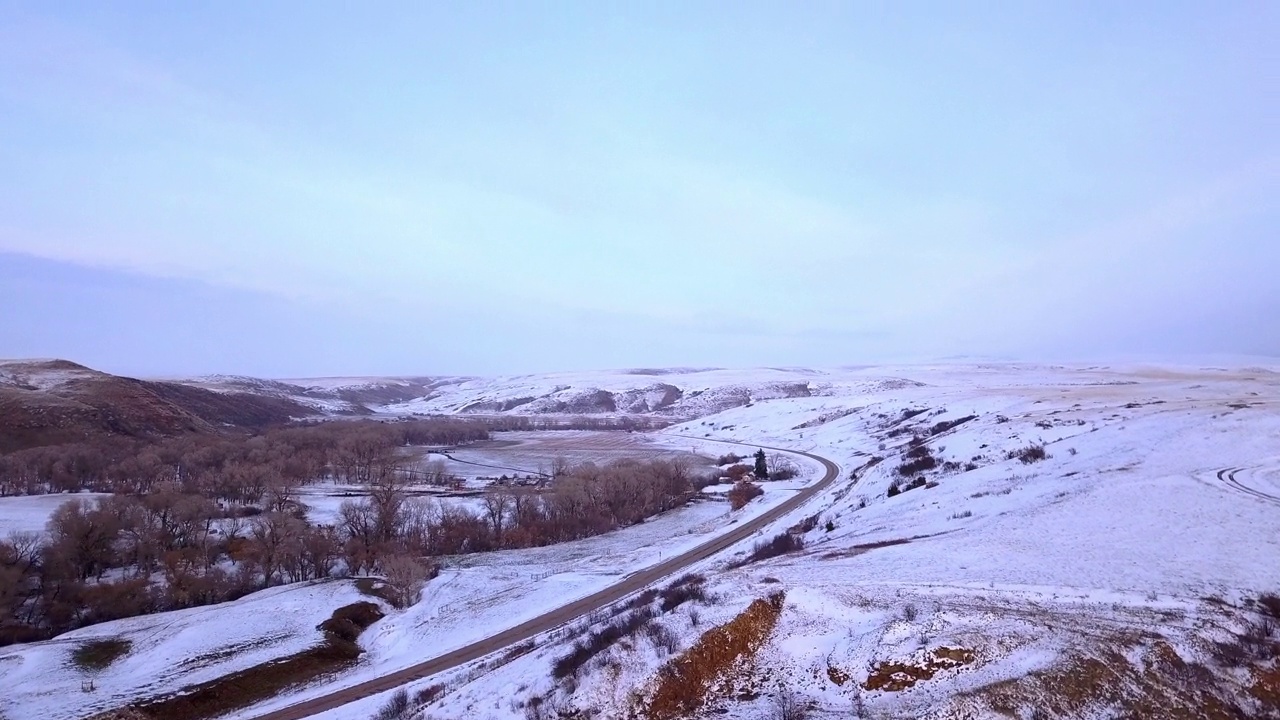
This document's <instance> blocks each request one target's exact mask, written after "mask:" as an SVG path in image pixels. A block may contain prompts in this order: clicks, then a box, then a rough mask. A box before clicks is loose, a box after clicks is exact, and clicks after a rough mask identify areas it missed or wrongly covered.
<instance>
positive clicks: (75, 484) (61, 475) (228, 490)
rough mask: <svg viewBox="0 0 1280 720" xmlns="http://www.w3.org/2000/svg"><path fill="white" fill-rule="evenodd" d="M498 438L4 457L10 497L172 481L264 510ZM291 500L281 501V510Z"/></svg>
mask: <svg viewBox="0 0 1280 720" xmlns="http://www.w3.org/2000/svg"><path fill="white" fill-rule="evenodd" d="M488 437H489V428H488V425H486V424H485V423H483V422H479V421H469V420H453V419H434V420H413V421H408V422H395V423H381V422H373V421H356V422H352V421H335V422H324V423H314V424H310V425H302V426H294V427H282V428H275V429H272V430H268V431H266V432H263V433H262V434H259V435H255V436H237V435H208V434H197V435H187V436H182V437H177V438H168V439H161V440H156V441H149V440H139V439H133V438H108V439H99V440H95V441H92V442H85V443H76V444H70V445H55V446H48V447H38V448H29V449H26V450H21V451H18V452H13V453H9V454H6V455H3V456H0V496H4V495H29V494H43V493H57V492H76V491H82V490H90V491H96V492H114V493H130V494H142V493H147V492H150V491H151V490H152V489H153V488H155V487H157V486H158V485H160V484H162V483H177V484H178V485H180V486H181V487H182V488H183V489H184V490H185V491H186V492H189V493H193V494H199V495H204V496H206V497H209V498H213V499H216V500H219V501H223V502H232V503H242V504H247V505H258V504H260V503H262V502H263V500H264V498H265V499H266V500H267V502H268V504H272V502H273V499H272V498H269V497H267V495H268V493H269V492H270V491H273V490H277V489H280V488H284V489H287V488H289V487H296V486H298V485H300V484H303V483H306V482H312V481H316V480H322V479H325V478H328V477H333V478H335V479H339V480H344V481H347V482H354V483H366V482H368V481H369V479H370V478H371V477H373V476H374V475H376V474H378V473H380V472H385V471H386V470H387V469H388V468H389V467H391V466H393V465H396V464H398V463H400V462H402V457H401V455H402V453H400V452H398V449H399V448H402V447H404V446H407V445H456V444H460V443H465V442H473V441H476V440H484V439H487V438H488ZM285 499H287V498H275V499H274V502H275V504H279V502H282V501H283V500H285Z"/></svg>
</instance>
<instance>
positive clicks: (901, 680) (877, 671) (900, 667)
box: [828, 647, 974, 692]
mask: <svg viewBox="0 0 1280 720" xmlns="http://www.w3.org/2000/svg"><path fill="white" fill-rule="evenodd" d="M973 659H974V658H973V651H972V650H968V649H966V648H951V647H940V648H936V649H934V650H930V651H929V652H928V654H927V655H926V656H925V659H924V660H923V661H921V662H919V663H908V662H881V663H876V666H875V667H874V668H872V670H871V674H870V675H869V676H868V677H867V681H866V682H864V683H863V684H862V687H863V689H865V690H884V691H885V692H900V691H902V690H906V689H907V688H909V687H913V686H914V685H915V684H916V683H918V682H920V681H922V680H932V679H933V676H934V675H937V674H938V673H940V672H942V671H943V670H954V669H955V668H958V667H963V666H965V665H968V664H970V663H972V662H973ZM828 674H830V671H828ZM833 680H834V678H833ZM837 684H840V683H837Z"/></svg>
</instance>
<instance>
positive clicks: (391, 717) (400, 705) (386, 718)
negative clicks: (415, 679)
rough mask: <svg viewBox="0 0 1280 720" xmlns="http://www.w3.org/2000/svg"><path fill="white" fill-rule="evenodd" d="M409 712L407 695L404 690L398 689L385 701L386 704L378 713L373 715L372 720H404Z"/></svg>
mask: <svg viewBox="0 0 1280 720" xmlns="http://www.w3.org/2000/svg"><path fill="white" fill-rule="evenodd" d="M411 712H412V711H411V710H410V709H409V693H408V692H407V691H406V690H405V689H404V688H400V689H399V690H397V691H395V694H393V695H392V696H391V697H390V698H388V699H387V703H386V704H385V705H383V706H382V708H381V709H380V710H378V712H376V713H374V715H373V719H372V720H406V719H407V718H408V717H409V715H410V713H411Z"/></svg>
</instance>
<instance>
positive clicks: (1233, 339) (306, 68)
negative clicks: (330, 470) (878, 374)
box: [0, 2, 1280, 377]
mask: <svg viewBox="0 0 1280 720" xmlns="http://www.w3.org/2000/svg"><path fill="white" fill-rule="evenodd" d="M0 15H2V16H3V17H4V22H3V23H0V139H2V140H3V142H0V167H3V168H4V169H3V170H0V190H2V191H3V192H2V193H0V212H2V213H3V215H2V217H3V220H0V302H2V303H3V305H4V307H6V308H9V309H10V311H9V312H6V313H2V314H0V355H3V356H10V357H15V356H39V357H49V356H56V357H65V358H67V359H70V360H74V361H77V362H81V363H84V364H87V365H90V366H94V367H99V368H101V369H104V370H109V371H113V372H123V373H128V374H134V375H180V374H205V373H213V372H225V373H237V374H251V375H261V376H271V377H301V376H317V375H369V374H424V375H425V374H476V375H480V374H496V373H517V372H539V371H550V370H558V369H564V370H573V369H584V368H604V367H642V366H671V365H679V366H701V365H714V366H730V367H734V366H747V365H787V366H803V365H813V366H834V365H849V364H859V363H864V362H882V361H887V360H893V359H902V358H923V357H944V356H984V357H1008V358H1019V359H1069V358H1089V357H1103V356H1107V357H1110V356H1117V357H1118V356H1132V355H1168V356H1170V357H1179V356H1187V357H1190V356H1206V355H1214V354H1247V355H1262V356H1272V357H1275V356H1280V325H1278V324H1276V323H1275V322H1273V318H1275V317H1277V316H1278V315H1280V293H1277V292H1276V291H1275V280H1274V277H1273V275H1274V269H1275V268H1276V267H1280V247H1278V246H1277V243H1276V242H1275V237H1274V236H1275V229H1276V228H1277V227H1280V223H1278V222H1277V221H1278V220H1280V212H1278V210H1280V208H1278V207H1277V200H1276V198H1277V197H1280V192H1277V191H1278V190H1280V136H1278V135H1277V134H1276V133H1275V131H1274V122H1275V118H1276V117H1278V116H1280V112H1277V111H1278V110H1280V107H1278V106H1280V99H1277V97H1276V95H1275V94H1274V92H1271V93H1269V92H1267V90H1268V88H1269V87H1271V86H1272V85H1274V77H1275V76H1276V71H1277V70H1280V59H1278V58H1277V52H1278V51H1277V50H1276V49H1275V48H1274V47H1273V43H1271V41H1270V34H1271V31H1272V30H1273V29H1274V28H1275V27H1276V26H1277V24H1276V21H1277V20H1278V19H1280V17H1278V16H1280V10H1277V9H1276V7H1275V6H1273V5H1269V4H1265V3H1247V2H1246V3H1232V4H1227V5H1225V6H1221V7H1207V6H1206V7H1190V6H1188V7H1173V6H1170V5H1168V4H1167V3H1132V4H1126V5H1124V6H1123V7H1110V6H1101V7H1082V6H1079V5H1077V4H1071V5H1068V4H1061V5H1056V6H1047V5H1046V6H1043V7H1040V8H1038V9H1035V10H1031V9H1025V8H1024V9H1018V10H1016V11H1015V10H1010V9H1008V8H1005V9H1002V10H999V11H995V10H988V11H982V12H978V11H971V12H966V11H962V10H958V9H956V8H955V7H953V6H950V5H931V4H915V5H909V6H908V5H903V6H894V7H893V8H892V9H872V8H870V6H861V5H842V4H831V5H817V4H814V5H806V6H802V7H783V6H770V5H767V4H758V5H749V6H744V7H735V10H734V12H732V13H730V12H729V11H728V8H727V6H724V5H717V4H714V3H709V4H679V5H676V4H672V5H655V6H650V7H647V8H630V9H626V10H623V9H619V8H603V7H600V6H597V5H593V4H587V3H581V4H577V3H571V4H564V5H560V6H556V7H555V8H550V7H541V8H537V9H535V8H533V6H525V5H519V4H514V3H512V4H504V3H483V4H474V5H468V6H435V7H430V8H427V7H422V6H418V5H413V4H405V5H382V6H379V8H378V10H377V11H372V10H366V11H363V12H360V13H358V14H347V13H344V12H343V11H341V10H339V9H338V8H337V6H328V5H319V6H317V5H311V4H307V5H302V4H298V5H292V4H285V3H280V4H273V5H271V6H269V7H254V6H252V5H247V4H246V5H232V4H220V5H217V6H210V7H207V8H195V7H181V6H168V5H164V4H157V5H150V4H143V3H119V4H113V5H110V6H102V5H100V4H75V3H73V4H68V5H65V6H60V7H59V8H56V9H55V8H49V7H44V6H41V5H39V4H34V3H0Z"/></svg>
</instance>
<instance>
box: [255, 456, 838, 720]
mask: <svg viewBox="0 0 1280 720" xmlns="http://www.w3.org/2000/svg"><path fill="white" fill-rule="evenodd" d="M752 447H759V446H755V445H753V446H752ZM765 449H767V450H776V451H779V452H786V453H790V454H793V455H800V456H803V457H807V458H809V459H811V460H815V461H817V462H819V463H821V464H822V466H823V467H824V468H825V470H826V472H825V474H824V475H823V476H822V478H821V479H820V480H818V481H817V482H815V483H813V484H811V485H808V486H807V487H805V488H804V489H803V490H801V491H800V492H798V493H796V495H795V497H793V498H791V499H789V500H787V501H785V502H783V503H782V504H781V505H779V506H777V507H775V508H772V509H770V510H768V511H766V512H765V513H764V514H762V515H760V516H758V517H756V518H753V519H751V520H748V521H746V522H744V523H742V524H740V525H738V526H737V527H735V528H733V529H732V530H730V531H728V532H727V533H725V534H723V535H720V536H718V537H716V538H714V539H712V540H710V541H708V542H705V543H703V544H702V545H699V546H698V547H696V548H694V549H692V550H689V551H687V552H685V553H683V554H681V555H677V556H676V557H673V558H671V559H669V560H666V561H664V562H661V563H658V564H657V565H654V566H652V567H649V568H646V569H644V570H641V571H639V572H637V573H633V574H631V575H628V576H627V577H625V578H623V579H622V580H621V581H620V582H618V583H616V584H614V585H611V586H609V587H607V588H605V589H603V590H600V591H599V592H596V593H593V594H591V595H588V596H586V597H583V598H579V599H578V600H575V601H573V602H571V603H569V604H567V605H563V606H561V607H558V608H556V609H555V610H552V611H550V612H547V613H544V614H542V615H539V616H538V617H536V618H533V619H532V620H529V621H527V622H524V623H521V624H519V625H517V626H515V627H513V628H508V629H507V630H503V631H502V632H500V633H497V634H496V635H491V636H489V637H488V638H485V639H484V640H480V641H478V642H474V643H472V644H470V645H467V646H464V647H461V648H458V649H457V650H454V651H452V652H448V653H445V654H444V655H441V656H439V657H435V658H432V659H431V660H427V661H425V662H421V663H418V664H417V665H413V666H410V667H407V668H404V669H403V670H397V671H395V672H392V673H388V674H386V675H383V676H382V677H378V678H374V679H372V680H366V681H364V682H362V683H358V684H356V685H352V686H350V687H346V688H343V689H341V690H335V691H334V692H331V693H328V694H326V695H322V696H320V697H317V698H312V699H310V700H305V701H303V702H300V703H297V704H295V705H290V706H288V707H284V708H281V709H279V710H274V711H272V712H269V713H266V714H264V715H258V716H256V717H255V718H253V720H299V719H300V718H306V717H310V716H312V715H316V714H318V713H322V712H325V711H327V710H332V709H334V708H337V707H341V706H342V705H346V704H347V703H350V702H354V701H356V700H360V699H362V698H366V697H369V696H370V695H376V694H377V693H380V692H385V691H387V690H391V689H393V688H397V687H399V686H401V685H404V684H406V683H409V682H413V681H414V680H421V679H422V678H425V677H428V676H430V675H435V674H436V673H439V672H443V671H445V670H450V669H452V668H455V667H457V666H459V665H462V664H464V663H468V662H471V661H472V660H475V659H477V658H480V657H484V656H485V655H488V654H489V653H492V652H496V651H498V650H501V649H502V648H504V647H506V646H508V645H512V644H515V643H518V642H522V641H524V640H528V639H529V638H532V637H534V636H536V635H538V634H540V633H544V632H546V631H548V630H551V629H552V628H555V627H559V626H560V625H563V624H565V623H567V622H570V621H572V620H574V619H576V618H578V617H580V616H582V615H585V614H587V613H590V612H592V611H594V610H597V609H599V608H602V607H604V606H606V605H609V604H610V603H614V602H617V601H618V600H621V599H622V598H624V597H626V596H627V595H630V594H631V593H634V592H638V591H640V590H642V589H644V588H645V587H647V586H649V585H651V584H653V583H655V582H658V581H659V580H661V579H663V578H665V577H667V576H668V575H673V574H675V573H677V572H679V571H681V570H683V569H685V568H686V567H688V566H690V565H692V564H694V563H697V562H699V561H702V560H705V559H707V558H709V557H711V556H712V555H715V554H716V553H718V552H720V551H722V550H724V549H725V548H728V547H729V546H731V545H733V544H735V543H737V542H739V541H741V540H743V539H745V538H746V537H748V536H749V535H751V534H752V533H754V532H755V531H757V530H759V529H761V528H763V527H764V526H766V525H768V524H769V523H772V522H773V521H774V520H777V519H778V518H780V517H782V516H783V515H786V514H787V513H789V512H791V511H792V510H795V509H796V508H798V507H800V506H801V505H803V504H805V503H806V502H808V501H809V500H810V499H812V498H813V497H814V496H815V495H817V494H818V493H820V492H822V491H823V490H824V489H826V488H827V487H828V486H829V485H831V483H832V482H834V481H835V480H836V478H838V477H839V476H840V466H838V465H836V464H835V463H833V462H831V461H830V460H827V459H826V458H823V457H818V456H817V455H813V454H811V453H806V452H800V451H798V450H787V449H785V448H770V447H766V448H765Z"/></svg>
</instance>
